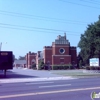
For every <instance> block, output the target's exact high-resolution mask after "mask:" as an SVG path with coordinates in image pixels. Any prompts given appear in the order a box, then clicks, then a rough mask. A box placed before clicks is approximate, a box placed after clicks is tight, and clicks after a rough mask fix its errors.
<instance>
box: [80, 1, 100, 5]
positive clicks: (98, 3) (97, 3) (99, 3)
mask: <svg viewBox="0 0 100 100" xmlns="http://www.w3.org/2000/svg"><path fill="white" fill-rule="evenodd" d="M80 1H81V2H87V3H91V4H96V5H100V2H93V1H87V0H80Z"/></svg>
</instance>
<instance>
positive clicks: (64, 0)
mask: <svg viewBox="0 0 100 100" xmlns="http://www.w3.org/2000/svg"><path fill="white" fill-rule="evenodd" d="M59 1H61V2H66V3H70V4H74V5H79V6H84V7H90V8H95V9H100V8H98V7H93V6H89V5H84V4H79V3H74V2H70V1H66V0H59Z"/></svg>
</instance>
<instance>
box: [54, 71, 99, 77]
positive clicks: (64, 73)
mask: <svg viewBox="0 0 100 100" xmlns="http://www.w3.org/2000/svg"><path fill="white" fill-rule="evenodd" d="M52 73H53V74H57V75H62V76H72V77H80V78H85V77H100V73H83V71H77V70H76V71H73V70H70V71H54V72H52Z"/></svg>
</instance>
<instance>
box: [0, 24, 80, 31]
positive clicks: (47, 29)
mask: <svg viewBox="0 0 100 100" xmlns="http://www.w3.org/2000/svg"><path fill="white" fill-rule="evenodd" d="M0 25H3V26H11V27H13V26H14V27H24V28H32V29H37V30H45V31H58V32H73V31H65V30H57V29H49V28H40V27H30V26H21V25H13V24H5V23H0ZM74 33H80V32H74Z"/></svg>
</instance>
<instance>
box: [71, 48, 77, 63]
mask: <svg viewBox="0 0 100 100" xmlns="http://www.w3.org/2000/svg"><path fill="white" fill-rule="evenodd" d="M70 53H71V60H72V63H73V61H74V62H75V64H77V52H76V47H74V48H73V47H70Z"/></svg>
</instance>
